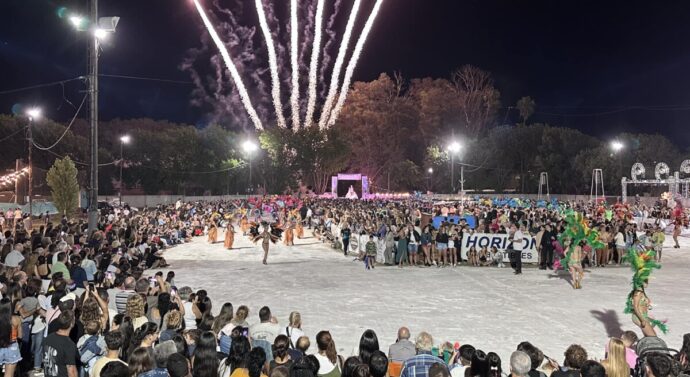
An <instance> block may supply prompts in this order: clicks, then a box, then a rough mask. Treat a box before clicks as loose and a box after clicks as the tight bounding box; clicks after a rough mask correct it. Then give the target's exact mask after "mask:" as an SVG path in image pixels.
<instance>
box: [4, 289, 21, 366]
mask: <svg viewBox="0 0 690 377" xmlns="http://www.w3.org/2000/svg"><path fill="white" fill-rule="evenodd" d="M13 312H14V310H13V309H12V301H11V300H10V299H9V298H7V297H5V298H3V299H1V300H0V365H2V366H4V367H5V377H12V376H14V371H15V369H16V368H17V363H19V362H20V361H21V360H22V357H21V354H20V352H19V340H20V339H22V320H21V317H19V316H16V315H13V314H12V313H13Z"/></svg>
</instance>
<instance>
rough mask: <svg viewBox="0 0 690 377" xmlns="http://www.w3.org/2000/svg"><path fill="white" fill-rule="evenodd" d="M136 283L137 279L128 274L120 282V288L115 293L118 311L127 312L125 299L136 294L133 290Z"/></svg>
mask: <svg viewBox="0 0 690 377" xmlns="http://www.w3.org/2000/svg"><path fill="white" fill-rule="evenodd" d="M136 283H137V281H136V280H135V279H134V278H133V277H132V276H128V277H127V278H126V279H125V281H124V282H123V283H122V288H121V289H120V290H119V292H117V293H116V294H115V307H116V309H117V312H118V313H120V314H125V313H126V312H127V299H129V296H131V295H133V294H136V291H134V288H135V287H136Z"/></svg>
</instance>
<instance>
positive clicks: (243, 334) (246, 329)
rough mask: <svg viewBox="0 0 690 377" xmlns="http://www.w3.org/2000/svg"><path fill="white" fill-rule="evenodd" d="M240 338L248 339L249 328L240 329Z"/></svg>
mask: <svg viewBox="0 0 690 377" xmlns="http://www.w3.org/2000/svg"><path fill="white" fill-rule="evenodd" d="M242 336H243V337H245V338H248V337H249V327H243V328H242Z"/></svg>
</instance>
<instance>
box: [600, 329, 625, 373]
mask: <svg viewBox="0 0 690 377" xmlns="http://www.w3.org/2000/svg"><path fill="white" fill-rule="evenodd" d="M601 365H603V366H604V369H606V376H607V377H629V376H630V367H629V366H628V362H627V361H626V359H625V344H623V341H622V340H620V339H618V338H611V340H609V352H608V355H607V357H606V360H603V361H602V362H601Z"/></svg>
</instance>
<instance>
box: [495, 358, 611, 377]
mask: <svg viewBox="0 0 690 377" xmlns="http://www.w3.org/2000/svg"><path fill="white" fill-rule="evenodd" d="M486 363H487V365H488V367H489V374H488V377H501V376H503V367H502V366H501V358H500V357H499V356H498V354H497V353H495V352H489V353H488V354H486ZM609 377H610V376H609Z"/></svg>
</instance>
